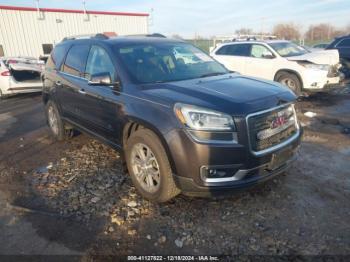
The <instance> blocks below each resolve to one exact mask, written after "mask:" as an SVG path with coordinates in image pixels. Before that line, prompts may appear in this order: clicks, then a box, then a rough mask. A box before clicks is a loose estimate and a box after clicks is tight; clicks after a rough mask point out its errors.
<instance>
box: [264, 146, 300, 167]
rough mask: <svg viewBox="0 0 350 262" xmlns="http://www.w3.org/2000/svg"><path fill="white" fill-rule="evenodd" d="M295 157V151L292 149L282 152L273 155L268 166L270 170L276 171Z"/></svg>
mask: <svg viewBox="0 0 350 262" xmlns="http://www.w3.org/2000/svg"><path fill="white" fill-rule="evenodd" d="M293 155H294V150H293V149H292V148H291V147H288V148H285V149H283V150H280V151H278V152H276V153H274V154H272V157H271V161H270V163H269V164H268V166H267V169H268V170H275V169H278V168H279V167H281V166H282V165H283V164H285V163H286V162H287V161H288V160H290V159H291V158H292V157H293Z"/></svg>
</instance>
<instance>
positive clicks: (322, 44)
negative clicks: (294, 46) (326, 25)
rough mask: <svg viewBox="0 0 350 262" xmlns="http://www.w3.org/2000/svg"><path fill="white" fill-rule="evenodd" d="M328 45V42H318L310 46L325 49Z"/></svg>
mask: <svg viewBox="0 0 350 262" xmlns="http://www.w3.org/2000/svg"><path fill="white" fill-rule="evenodd" d="M328 45H329V43H320V44H316V45H313V46H312V48H315V49H325V48H326V47H327V46H328Z"/></svg>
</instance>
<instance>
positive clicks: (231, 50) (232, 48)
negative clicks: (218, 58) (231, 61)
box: [216, 44, 250, 56]
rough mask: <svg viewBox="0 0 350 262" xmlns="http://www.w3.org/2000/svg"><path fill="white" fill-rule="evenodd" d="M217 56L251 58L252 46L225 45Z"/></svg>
mask: <svg viewBox="0 0 350 262" xmlns="http://www.w3.org/2000/svg"><path fill="white" fill-rule="evenodd" d="M216 54H218V55H231V56H249V55H250V44H234V45H225V46H223V47H222V48H220V49H219V50H218V51H217V52H216Z"/></svg>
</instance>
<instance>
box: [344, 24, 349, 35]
mask: <svg viewBox="0 0 350 262" xmlns="http://www.w3.org/2000/svg"><path fill="white" fill-rule="evenodd" d="M344 31H345V33H346V34H350V24H348V25H347V26H346V27H345V30H344Z"/></svg>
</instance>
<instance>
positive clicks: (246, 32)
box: [235, 27, 253, 35]
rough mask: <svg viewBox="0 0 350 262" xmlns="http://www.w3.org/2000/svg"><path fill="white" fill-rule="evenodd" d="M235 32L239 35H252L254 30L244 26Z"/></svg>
mask: <svg viewBox="0 0 350 262" xmlns="http://www.w3.org/2000/svg"><path fill="white" fill-rule="evenodd" d="M235 33H236V34H238V35H252V34H253V30H252V29H251V28H244V27H243V28H240V29H238V30H236V31H235Z"/></svg>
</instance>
